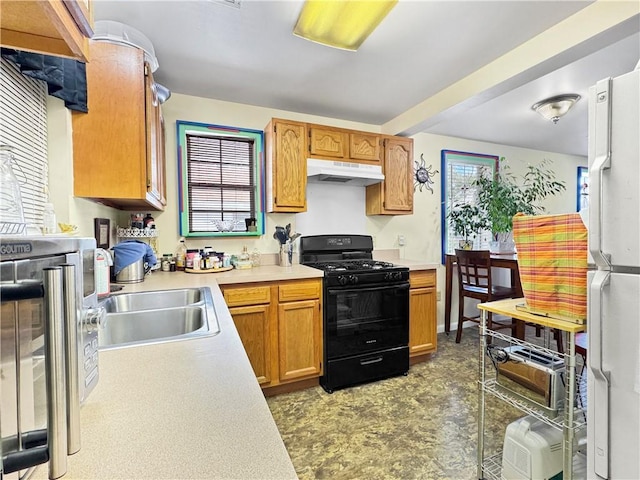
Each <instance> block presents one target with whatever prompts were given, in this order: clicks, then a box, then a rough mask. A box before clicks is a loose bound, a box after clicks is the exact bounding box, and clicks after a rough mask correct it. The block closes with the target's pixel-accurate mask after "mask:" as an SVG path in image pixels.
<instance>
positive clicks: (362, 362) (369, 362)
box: [360, 356, 384, 366]
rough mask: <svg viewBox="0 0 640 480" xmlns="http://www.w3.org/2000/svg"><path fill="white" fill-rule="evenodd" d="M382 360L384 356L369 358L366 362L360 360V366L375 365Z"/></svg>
mask: <svg viewBox="0 0 640 480" xmlns="http://www.w3.org/2000/svg"><path fill="white" fill-rule="evenodd" d="M382 360H384V359H383V358H382V356H378V357H376V358H367V359H366V360H365V359H362V360H360V365H362V366H365V365H373V364H374V363H380V362H381V361H382Z"/></svg>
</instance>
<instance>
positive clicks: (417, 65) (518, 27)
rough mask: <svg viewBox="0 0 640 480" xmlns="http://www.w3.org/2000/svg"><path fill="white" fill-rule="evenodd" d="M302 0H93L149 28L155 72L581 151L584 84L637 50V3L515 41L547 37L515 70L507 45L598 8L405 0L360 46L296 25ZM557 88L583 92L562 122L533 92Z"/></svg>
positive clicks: (268, 99) (628, 66) (245, 99)
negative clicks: (310, 35)
mask: <svg viewBox="0 0 640 480" xmlns="http://www.w3.org/2000/svg"><path fill="white" fill-rule="evenodd" d="M234 1H237V0H234ZM599 3H602V2H599ZM609 3H610V4H611V2H609ZM623 3H628V2H620V4H623ZM302 4H303V2H302V0H280V1H267V0H241V3H240V8H236V6H230V4H229V2H228V1H227V0H200V1H177V2H176V1H166V0H157V1H153V0H144V1H130V0H126V1H124V0H121V1H110V0H109V1H107V0H96V1H94V4H93V5H94V20H115V21H118V22H122V23H125V24H127V25H130V26H132V27H134V28H136V29H138V30H140V31H141V32H142V33H144V34H145V35H146V36H147V37H148V38H149V39H150V40H151V42H152V43H153V46H154V49H155V53H156V56H157V58H158V62H159V65H160V67H159V69H158V70H157V71H156V72H155V73H154V76H155V78H156V81H158V82H159V83H161V84H163V85H165V86H166V87H168V88H169V89H170V90H171V91H172V92H175V93H182V94H187V95H195V96H199V97H205V98H214V99H219V100H225V101H230V102H236V103H243V104H249V105H256V106H263V107H269V108H275V109H280V110H286V111H291V112H300V113H306V114H311V115H319V116H324V117H330V118H337V119H343V120H350V121H355V122H360V123H367V124H372V125H380V126H382V131H383V132H385V133H393V134H414V133H417V132H419V131H424V132H429V133H435V134H440V135H449V136H455V137H462V138H469V139H474V140H479V141H486V142H492V143H498V144H504V145H512V146H519V147H525V148H532V149H537V150H543V151H550V152H557V153H565V154H573V155H584V156H586V155H587V140H586V138H587V103H588V102H587V101H586V98H587V95H588V88H589V86H591V85H593V84H594V83H595V82H596V81H598V80H600V79H602V78H605V77H608V76H617V75H620V74H622V73H625V72H628V71H630V70H632V69H633V68H634V66H635V65H636V63H637V62H638V60H639V59H640V16H639V15H635V16H634V17H632V18H630V19H629V20H627V21H626V22H621V23H620V24H618V25H614V26H613V27H611V28H608V29H607V30H606V31H605V30H603V31H601V32H599V33H598V34H596V35H594V36H593V37H591V38H589V39H587V40H585V41H582V42H580V43H579V44H574V45H572V46H568V47H567V48H566V49H564V50H563V46H562V43H563V38H562V32H561V33H560V36H559V37H558V36H556V37H551V36H550V37H549V38H550V39H553V38H555V39H556V40H555V41H551V40H549V41H546V43H541V44H540V45H544V46H545V47H544V48H543V47H539V48H536V49H534V50H533V53H531V54H527V55H520V59H523V58H524V59H526V60H527V61H529V59H532V58H534V57H536V55H537V54H538V52H539V51H542V50H544V49H546V48H548V47H547V46H548V45H551V47H550V48H549V49H550V50H552V53H551V54H549V56H548V57H547V58H544V59H541V60H539V61H537V60H536V61H534V60H531V61H530V64H527V65H524V66H522V67H521V69H520V70H519V71H515V72H514V73H506V72H507V70H509V69H508V68H507V66H506V65H507V64H506V63H504V65H505V66H504V68H503V69H502V70H500V68H501V67H500V66H501V65H502V63H500V62H504V61H505V58H508V55H509V52H510V51H512V50H514V49H522V48H524V47H523V44H524V45H525V46H526V45H527V44H528V43H527V42H535V41H536V39H537V40H538V41H542V42H544V41H545V40H544V37H540V35H541V34H542V35H544V34H545V33H546V32H545V31H547V30H548V29H549V28H551V27H553V26H554V25H555V24H557V23H559V22H562V21H563V20H565V19H569V20H571V18H570V17H572V16H573V15H575V14H577V13H580V12H582V13H584V12H587V11H588V9H590V8H591V9H593V7H594V5H595V4H594V3H593V2H591V1H569V0H539V1H519V0H518V1H506V0H499V1H480V0H471V1H452V0H440V1H435V0H422V1H419V0H414V1H410V0H400V1H399V3H398V4H397V5H396V6H395V7H394V8H393V10H392V11H391V12H390V13H389V15H388V16H387V17H386V18H385V20H384V21H383V22H382V23H381V24H380V26H379V27H378V28H377V29H376V30H375V31H374V32H373V34H372V35H371V36H370V37H369V38H368V39H367V40H366V41H365V42H364V44H363V45H362V47H361V48H360V49H359V50H358V51H357V52H349V51H344V50H337V49H333V48H329V47H325V46H322V45H319V44H316V43H312V42H309V41H306V40H304V39H301V38H298V37H296V36H294V35H293V34H292V30H293V26H294V25H295V22H296V20H297V17H298V14H299V12H300V9H301V7H302ZM586 25H587V24H586V23H585V29H588V28H591V27H587V26H586ZM589 25H590V24H589ZM556 28H557V27H556ZM536 36H538V37H536ZM569 36H570V35H568V34H567V37H569ZM532 39H533V40H532ZM532 45H533V46H534V47H535V43H534V44H532ZM532 48H533V47H532ZM554 48H555V49H556V51H555V52H554V51H553V49H554ZM524 63H527V62H524ZM486 66H493V68H494V69H497V71H498V72H499V73H498V74H497V75H496V73H494V74H493V77H494V78H496V77H498V80H497V81H495V82H493V83H491V82H489V83H488V84H487V85H486V86H485V85H484V83H483V82H485V81H486V77H483V76H482V75H481V73H479V72H483V71H484V70H483V69H486V68H487V67H486ZM465 77H466V81H467V82H470V83H473V87H472V88H468V87H467V90H468V93H463V94H461V93H456V94H455V95H449V98H452V99H454V104H446V105H443V106H441V105H440V103H442V102H441V101H440V100H438V99H439V98H440V97H439V95H438V93H439V92H441V91H443V90H445V91H449V90H447V89H450V88H454V87H455V86H457V85H459V83H460V82H464V80H465ZM476 78H477V79H478V80H477V81H475V80H474V79H476ZM561 93H578V94H580V95H582V97H583V98H582V99H581V100H580V101H579V102H578V103H577V104H576V106H575V107H574V108H573V109H572V110H571V111H570V112H569V113H568V114H567V115H566V116H565V117H563V118H562V119H561V120H560V121H559V122H558V124H556V125H554V124H552V123H551V122H549V121H546V120H544V119H543V118H542V117H540V116H539V115H538V114H536V113H535V112H533V111H532V110H531V108H530V107H531V105H533V104H534V103H535V102H537V101H539V100H541V99H544V98H547V97H550V96H553V95H558V94H561ZM445 103H446V102H445ZM433 105H438V106H437V107H434V106H433ZM212 121H213V119H212Z"/></svg>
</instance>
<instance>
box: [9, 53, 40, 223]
mask: <svg viewBox="0 0 640 480" xmlns="http://www.w3.org/2000/svg"><path fill="white" fill-rule="evenodd" d="M0 84H1V85H2V94H1V95H0V143H2V144H5V145H10V146H12V147H14V150H13V155H14V157H15V163H16V164H17V167H16V166H14V171H15V173H16V177H17V178H18V180H19V181H20V182H21V184H20V193H21V196H22V203H23V209H24V217H25V222H26V223H27V225H29V224H36V225H39V226H42V214H43V210H44V203H45V202H46V201H47V186H48V177H49V175H48V160H47V97H46V85H45V82H43V81H41V80H34V79H32V78H28V77H25V76H24V75H22V74H21V73H20V71H19V69H18V68H17V67H16V66H15V65H14V64H12V63H11V62H9V61H7V60H5V59H1V60H0Z"/></svg>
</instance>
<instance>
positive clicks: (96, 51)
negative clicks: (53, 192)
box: [72, 42, 166, 210]
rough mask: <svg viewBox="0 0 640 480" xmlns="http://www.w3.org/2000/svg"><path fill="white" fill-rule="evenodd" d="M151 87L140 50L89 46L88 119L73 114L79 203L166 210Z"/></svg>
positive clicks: (157, 112)
mask: <svg viewBox="0 0 640 480" xmlns="http://www.w3.org/2000/svg"><path fill="white" fill-rule="evenodd" d="M147 73H149V72H147ZM152 83H153V79H152V78H151V76H150V75H148V74H147V75H145V63H144V53H143V51H142V50H141V49H138V48H133V47H128V46H124V45H115V44H111V43H105V42H91V62H89V63H88V64H87V95H88V108H89V113H80V112H73V113H72V123H73V172H74V178H73V187H74V195H75V196H76V197H83V198H89V199H91V200H95V201H98V202H100V203H103V204H105V205H109V206H111V207H114V208H119V209H123V210H127V209H133V208H136V209H137V208H143V209H154V210H163V209H164V203H163V202H165V200H164V198H165V194H166V193H165V185H164V182H165V180H164V178H165V177H164V168H165V166H164V156H163V155H164V144H163V142H164V140H163V138H164V137H163V133H162V123H163V122H162V119H161V115H160V105H159V104H158V102H157V98H156V99H154V95H153V91H152V90H151V85H152Z"/></svg>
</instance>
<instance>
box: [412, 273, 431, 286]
mask: <svg viewBox="0 0 640 480" xmlns="http://www.w3.org/2000/svg"><path fill="white" fill-rule="evenodd" d="M409 282H410V283H411V288H420V287H435V285H436V271H435V270H423V271H419V272H411V273H410V274H409Z"/></svg>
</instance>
